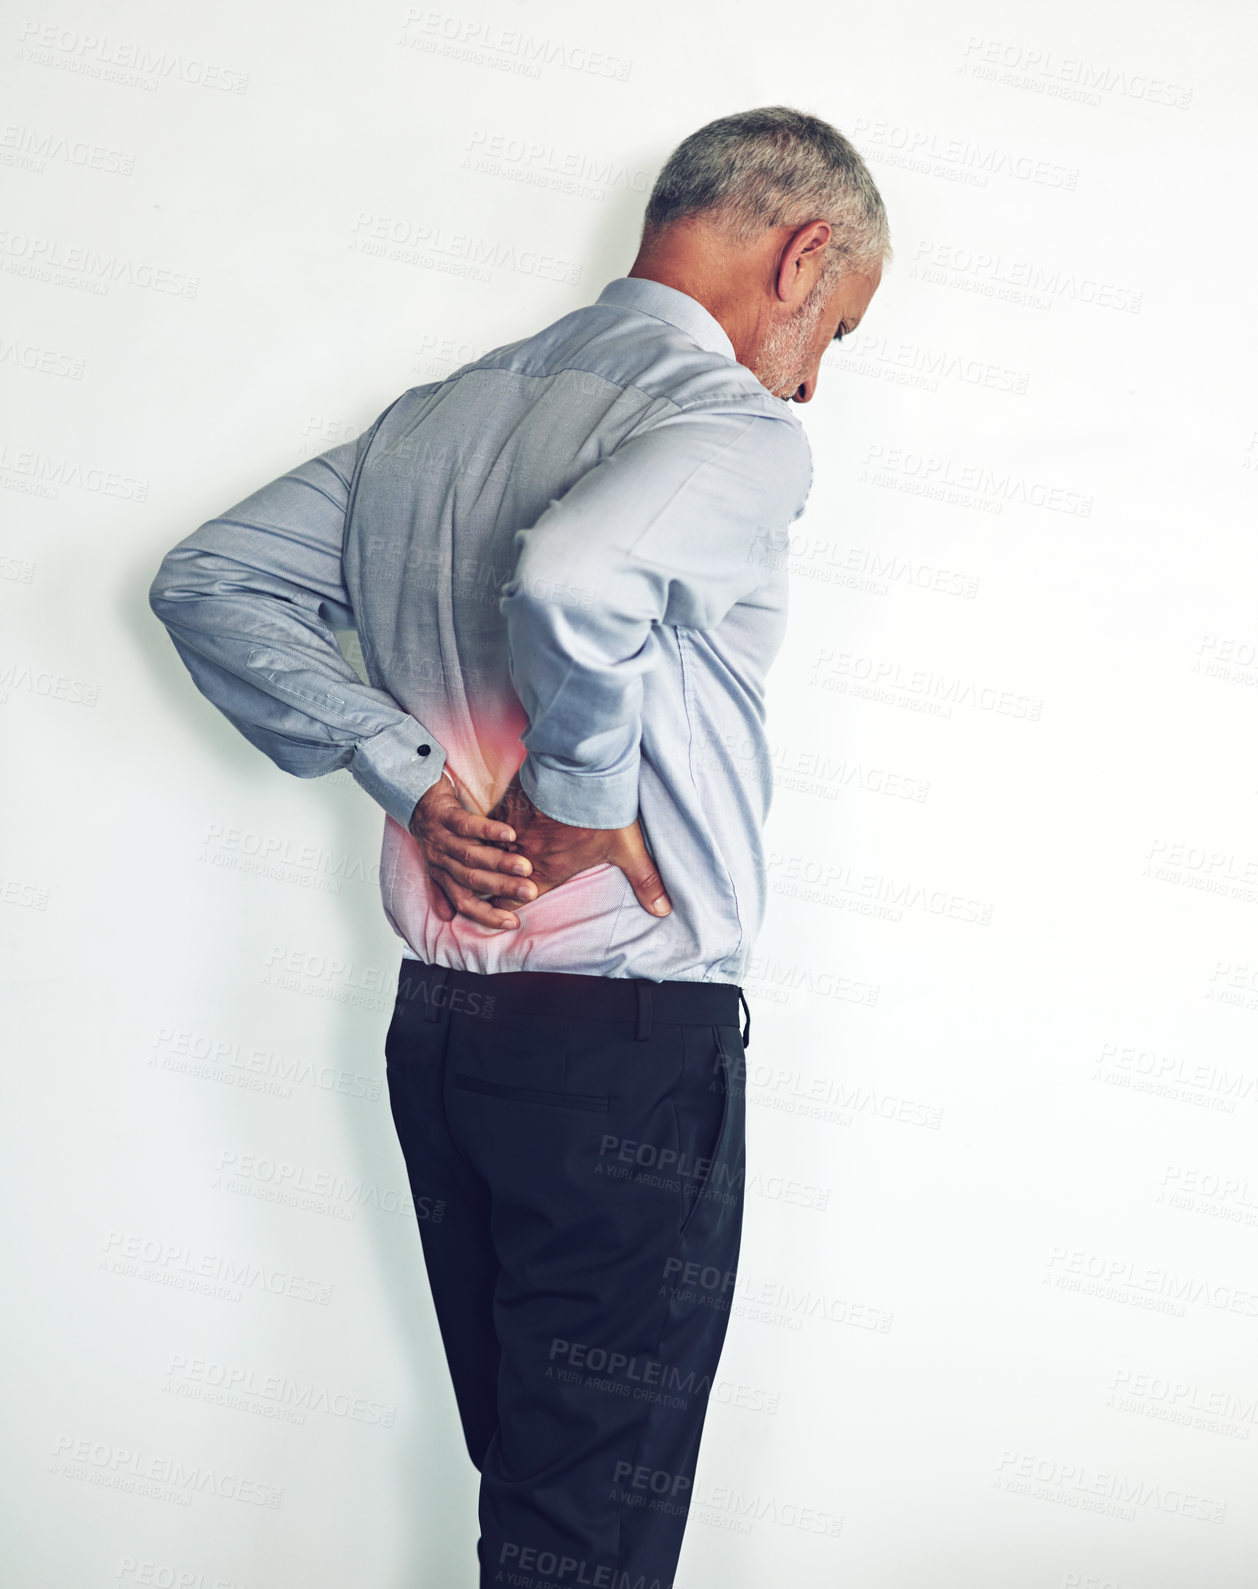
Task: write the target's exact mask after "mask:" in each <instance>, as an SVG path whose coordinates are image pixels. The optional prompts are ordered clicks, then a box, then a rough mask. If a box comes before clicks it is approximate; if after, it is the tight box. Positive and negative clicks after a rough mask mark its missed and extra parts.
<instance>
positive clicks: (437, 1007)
mask: <svg viewBox="0 0 1258 1589" xmlns="http://www.w3.org/2000/svg"><path fill="white" fill-rule="evenodd" d="M433 970H434V971H436V973H437V975H436V976H435V977H434V978H433V979H432V981H431V982H430V983H429V984H428V1008H427V1009H426V1010H425V1011H424V1019H425V1020H426V1021H437V1020H440V1019H441V1011H442V1009H443V1008H444V1007H445V1003H446V1001H445V1000H444V999H443V1000H442V1001H441V1003H440V1004H439V1003H438V1002H437V999H436V994H437V993H438V991H439V990H440V989H442V988H444V987H445V985H446V983H447V982H448V981H449V980H450V967H449V966H434V967H433Z"/></svg>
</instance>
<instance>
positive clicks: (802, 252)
mask: <svg viewBox="0 0 1258 1589" xmlns="http://www.w3.org/2000/svg"><path fill="white" fill-rule="evenodd" d="M829 241H830V223H829V221H805V222H804V224H803V225H802V226H797V227H796V228H795V230H794V231H793V232H792V233H791V235H790V236H789V237H788V238H787V239H786V242H785V244H784V245H783V248H782V252H781V254H779V256H778V271H777V281H776V283H775V287H776V291H777V296H778V300H779V301H780V302H781V303H784V304H788V305H789V306H790V307H791V308H792V309H793V308H796V307H797V306H798V305H799V304H801V303H802V302H803V301H804V299H805V298H806V297H807V296H808V294H809V293H810V292H811V291H812V289H813V285H814V283H815V282H816V280H817V278H818V276H820V274H821V260H822V251H823V250H824V248H825V246H826V244H827V243H828V242H829Z"/></svg>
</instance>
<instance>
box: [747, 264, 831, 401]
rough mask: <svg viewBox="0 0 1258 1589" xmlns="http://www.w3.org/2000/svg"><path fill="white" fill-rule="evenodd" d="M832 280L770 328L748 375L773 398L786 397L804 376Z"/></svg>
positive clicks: (819, 284) (814, 291)
mask: <svg viewBox="0 0 1258 1589" xmlns="http://www.w3.org/2000/svg"><path fill="white" fill-rule="evenodd" d="M833 285H834V283H833V281H830V280H826V279H825V278H822V279H821V280H820V281H818V282H817V284H816V285H815V286H814V287H813V290H812V291H811V292H810V293H809V294H808V296H807V298H805V299H804V301H803V303H802V304H800V306H799V308H798V309H796V311H795V313H794V314H793V315H791V317H790V319H789V320H779V321H777V322H776V323H775V324H774V325H772V326H770V328H769V332H768V335H767V336H766V337H765V339H764V342H763V343H762V344H761V347H760V351H759V353H758V354H757V355H756V362H755V364H754V365H752V367H751V373H752V374H753V375H754V376H755V377H756V379H757V380H758V381H759V382H760V384H761V385H762V386H764V387H765V388H767V390H768V391H770V392H771V393H772V394H773V396H774V397H787V398H788V397H790V396H791V394H792V393H793V392H795V391H796V390H797V389H798V388H799V387H800V386H801V385H802V384H803V381H804V377H805V376H806V375H807V373H808V365H809V362H810V361H809V357H808V355H809V350H810V348H811V345H812V339H813V333H814V332H815V331H816V329H817V322H818V321H819V320H820V319H821V316H822V312H823V311H824V309H825V306H826V299H827V298H828V297H829V295H830V289H831V288H832V287H833Z"/></svg>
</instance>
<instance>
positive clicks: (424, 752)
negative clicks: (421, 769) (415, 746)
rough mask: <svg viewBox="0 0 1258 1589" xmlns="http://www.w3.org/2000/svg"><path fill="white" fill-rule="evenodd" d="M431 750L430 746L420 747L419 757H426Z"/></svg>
mask: <svg viewBox="0 0 1258 1589" xmlns="http://www.w3.org/2000/svg"><path fill="white" fill-rule="evenodd" d="M431 749H432V746H431V745H421V746H420V747H419V752H418V754H419V755H421V756H426V755H428V753H429V751H431Z"/></svg>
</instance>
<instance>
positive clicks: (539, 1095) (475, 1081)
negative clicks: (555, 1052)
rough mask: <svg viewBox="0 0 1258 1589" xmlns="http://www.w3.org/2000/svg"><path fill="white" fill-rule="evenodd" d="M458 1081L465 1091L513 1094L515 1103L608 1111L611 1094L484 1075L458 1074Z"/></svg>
mask: <svg viewBox="0 0 1258 1589" xmlns="http://www.w3.org/2000/svg"><path fill="white" fill-rule="evenodd" d="M454 1085H455V1086H456V1087H461V1088H462V1089H463V1091H464V1092H479V1093H484V1094H485V1095H486V1096H487V1097H490V1098H509V1099H511V1100H512V1101H513V1102H515V1103H535V1104H542V1105H544V1106H545V1107H547V1108H551V1109H588V1110H593V1111H595V1112H596V1113H600V1114H603V1113H606V1112H607V1110H608V1109H610V1108H611V1098H610V1097H608V1096H606V1095H605V1094H603V1093H595V1092H552V1091H550V1090H549V1089H546V1088H541V1087H513V1086H511V1085H510V1084H509V1083H507V1082H502V1081H485V1080H484V1079H483V1078H482V1077H480V1076H456V1077H455V1078H454Z"/></svg>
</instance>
